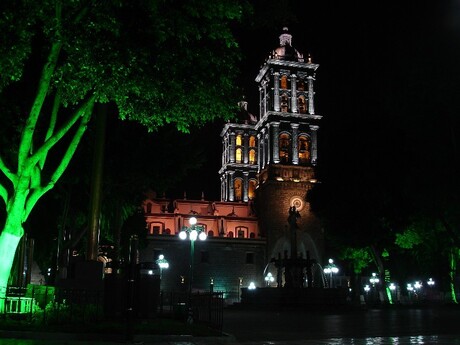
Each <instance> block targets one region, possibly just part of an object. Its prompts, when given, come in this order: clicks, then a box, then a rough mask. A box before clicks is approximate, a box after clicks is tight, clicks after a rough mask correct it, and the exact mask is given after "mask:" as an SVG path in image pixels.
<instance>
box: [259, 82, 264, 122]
mask: <svg viewBox="0 0 460 345" xmlns="http://www.w3.org/2000/svg"><path fill="white" fill-rule="evenodd" d="M263 92H264V91H263V88H262V87H260V86H259V119H261V118H262V116H263V115H264V114H263V101H264V94H263Z"/></svg>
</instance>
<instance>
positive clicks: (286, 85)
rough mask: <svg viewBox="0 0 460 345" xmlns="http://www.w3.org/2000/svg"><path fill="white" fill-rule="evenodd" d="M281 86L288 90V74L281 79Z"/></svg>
mask: <svg viewBox="0 0 460 345" xmlns="http://www.w3.org/2000/svg"><path fill="white" fill-rule="evenodd" d="M280 88H281V89H285V90H287V89H288V88H289V87H288V77H287V76H286V75H283V76H282V77H281V79H280Z"/></svg>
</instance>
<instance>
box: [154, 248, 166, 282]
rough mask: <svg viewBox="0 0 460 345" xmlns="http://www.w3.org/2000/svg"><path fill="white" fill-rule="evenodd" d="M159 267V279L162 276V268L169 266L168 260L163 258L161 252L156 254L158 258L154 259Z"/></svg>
mask: <svg viewBox="0 0 460 345" xmlns="http://www.w3.org/2000/svg"><path fill="white" fill-rule="evenodd" d="M155 262H156V263H157V265H158V266H159V267H160V280H161V279H162V278H163V270H164V269H167V268H169V262H168V260H166V259H165V256H164V255H163V254H160V255H159V256H158V259H157V260H156V261H155Z"/></svg>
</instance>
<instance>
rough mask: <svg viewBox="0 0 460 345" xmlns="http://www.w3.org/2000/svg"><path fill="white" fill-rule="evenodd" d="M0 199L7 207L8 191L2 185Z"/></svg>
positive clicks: (0, 186)
mask: <svg viewBox="0 0 460 345" xmlns="http://www.w3.org/2000/svg"><path fill="white" fill-rule="evenodd" d="M0 197H1V198H2V199H3V202H4V203H5V205H8V198H9V197H8V191H7V190H6V188H5V187H3V185H1V184H0Z"/></svg>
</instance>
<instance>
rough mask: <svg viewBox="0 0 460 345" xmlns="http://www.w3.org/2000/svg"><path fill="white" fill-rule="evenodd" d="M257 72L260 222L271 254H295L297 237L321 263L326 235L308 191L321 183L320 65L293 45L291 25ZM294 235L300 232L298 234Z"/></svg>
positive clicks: (303, 250) (301, 246)
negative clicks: (294, 220)
mask: <svg viewBox="0 0 460 345" xmlns="http://www.w3.org/2000/svg"><path fill="white" fill-rule="evenodd" d="M279 39H280V44H279V47H277V48H276V49H275V50H273V51H272V52H271V53H270V55H269V57H268V59H267V60H266V61H265V63H264V65H263V66H262V68H261V69H260V71H259V74H258V75H257V77H256V82H257V84H258V86H259V102H260V104H259V109H260V114H259V116H260V119H259V121H258V122H257V124H256V126H255V128H256V131H257V142H258V158H259V159H258V168H257V172H258V174H257V177H258V186H257V189H256V199H255V203H256V207H257V215H258V218H259V224H260V225H259V226H260V228H261V230H262V233H263V234H264V236H265V237H266V238H267V246H268V248H267V255H268V259H269V260H270V258H271V257H277V256H278V255H279V254H281V255H284V253H285V252H287V253H289V254H290V250H291V241H293V240H295V241H296V242H297V243H296V248H297V250H298V253H296V254H299V255H300V256H303V257H304V258H305V257H306V255H307V252H308V254H309V255H310V257H311V258H312V259H316V260H318V261H319V262H321V256H322V247H323V236H322V231H321V227H320V223H319V221H318V219H316V218H315V217H314V215H313V214H312V213H311V212H310V205H309V202H308V200H307V192H308V190H310V189H311V188H313V186H314V184H315V183H317V181H316V178H315V167H316V165H317V163H318V137H317V132H318V129H319V122H320V120H321V118H322V116H321V115H318V114H316V112H315V92H314V82H315V80H316V71H317V69H318V67H319V65H318V64H315V63H313V62H312V58H311V57H310V56H307V58H304V56H303V54H301V53H300V52H299V51H298V50H297V49H295V48H294V47H293V46H292V35H291V34H290V33H289V32H288V29H287V28H284V29H283V32H282V34H281V35H280V37H279ZM292 206H295V207H296V210H297V211H298V212H299V214H300V218H299V220H298V229H297V233H296V234H295V236H294V235H292V234H290V233H289V229H288V223H287V217H288V215H289V210H290V207H292ZM292 237H295V239H293V238H292Z"/></svg>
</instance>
